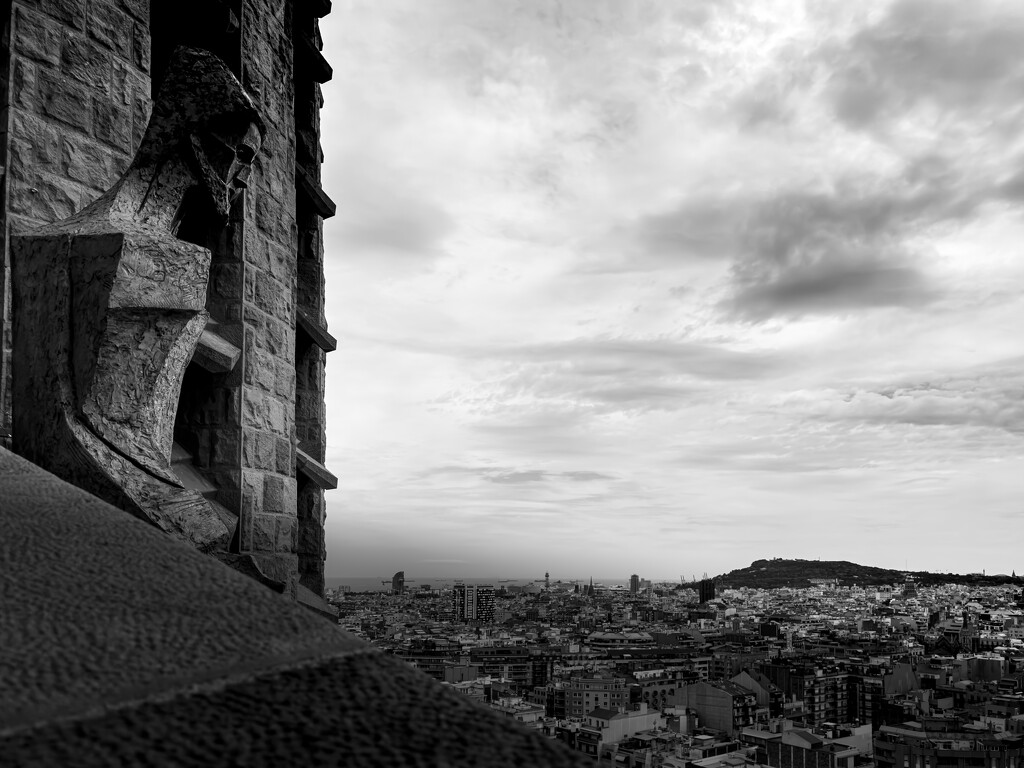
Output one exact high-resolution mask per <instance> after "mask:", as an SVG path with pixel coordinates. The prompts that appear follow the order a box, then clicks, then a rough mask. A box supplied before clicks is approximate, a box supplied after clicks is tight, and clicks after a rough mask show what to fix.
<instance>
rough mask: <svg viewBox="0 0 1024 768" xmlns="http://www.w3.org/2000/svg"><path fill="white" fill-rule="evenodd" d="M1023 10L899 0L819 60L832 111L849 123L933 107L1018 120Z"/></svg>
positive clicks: (869, 123)
mask: <svg viewBox="0 0 1024 768" xmlns="http://www.w3.org/2000/svg"><path fill="white" fill-rule="evenodd" d="M1022 48H1024V10H1022V8H1021V6H1020V5H1019V4H1018V3H1015V2H985V1H984V0H982V2H977V3H969V4H968V3H962V2H958V1H957V0H945V1H944V2H940V1H937V0H903V1H902V2H896V3H893V4H892V6H891V7H890V10H889V12H888V13H887V14H886V15H885V16H884V17H883V18H882V19H880V20H879V21H878V22H877V23H875V24H872V25H870V26H868V27H867V28H865V29H863V30H861V31H859V32H858V33H857V34H856V35H854V36H853V37H852V39H850V41H849V42H848V43H847V44H846V45H843V46H837V47H830V48H828V49H826V51H825V60H826V62H828V63H829V64H830V65H831V68H832V71H833V77H832V78H831V79H830V91H831V95H832V98H833V100H834V104H835V109H836V114H837V115H838V117H839V118H840V119H841V120H843V121H844V122H846V123H847V124H848V125H850V126H852V127H855V128H872V127H878V128H884V127H885V124H886V123H887V122H888V121H891V120H896V119H899V117H900V116H901V115H904V114H905V113H906V112H907V111H908V110H911V109H915V108H919V107H928V106H933V107H936V108H938V109H941V110H951V111H954V112H957V113H959V115H960V116H961V117H963V118H967V119H969V120H971V121H972V122H981V123H984V122H986V121H989V120H992V119H993V117H995V118H996V119H997V120H1000V121H1001V122H1002V121H1005V120H1008V121H1009V122H1008V123H1006V124H1005V125H1004V126H1003V127H1008V126H1009V125H1011V124H1012V125H1020V124H1021V120H1022V118H1024V112H1022V111H1021V109H1020V108H1019V104H1020V98H1021V95H1022V94H1024V62H1022V61H1021V58H1020V56H1019V52H1020V50H1022Z"/></svg>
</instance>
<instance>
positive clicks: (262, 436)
mask: <svg viewBox="0 0 1024 768" xmlns="http://www.w3.org/2000/svg"><path fill="white" fill-rule="evenodd" d="M255 438H256V439H255V444H256V456H255V459H256V468H257V469H265V470H267V471H270V472H273V471H274V470H275V469H277V458H276V456H277V453H276V447H277V443H276V440H275V438H274V436H273V435H271V434H269V433H267V432H257V433H256V434H255Z"/></svg>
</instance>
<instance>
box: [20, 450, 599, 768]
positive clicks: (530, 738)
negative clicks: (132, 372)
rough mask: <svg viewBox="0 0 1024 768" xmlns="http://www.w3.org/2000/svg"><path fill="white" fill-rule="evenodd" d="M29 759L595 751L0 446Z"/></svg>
mask: <svg viewBox="0 0 1024 768" xmlns="http://www.w3.org/2000/svg"><path fill="white" fill-rule="evenodd" d="M0 499H2V500H3V501H2V507H0V562H3V565H4V574H5V578H4V579H2V580H0V637H3V638H4V648H3V657H4V664H0V690H3V691H4V696H3V697H0V755H3V762H4V764H5V765H19V766H52V765H76V766H108V765H139V764H145V765H156V766H164V765H166V766H206V765H236V764H245V765H249V766H284V765H344V766H351V767H352V768H362V767H363V766H366V767H367V768H369V766H379V765H396V766H397V765H403V766H439V765H444V766H452V768H458V767H459V766H481V767H483V766H487V767H488V768H491V767H492V766H515V765H521V766H552V767H553V768H560V767H561V766H565V767H566V768H570V767H573V766H578V767H579V768H582V766H586V765H591V764H592V763H590V762H589V761H587V760H585V759H584V758H581V757H580V756H579V755H577V754H576V753H573V752H571V751H569V750H568V749H567V748H566V747H564V746H563V745H562V744H560V743H557V742H553V741H549V740H547V739H545V738H544V737H542V736H540V735H538V734H536V733H533V732H531V731H529V730H528V729H526V728H524V727H523V726H521V725H519V724H517V723H514V722H511V721H509V720H507V719H503V718H501V717H500V716H498V715H496V714H494V713H492V712H490V711H488V710H486V709H483V708H482V707H480V706H479V705H478V704H475V703H473V702H471V701H469V700H468V699H466V698H464V697H463V696H462V695H461V694H459V693H456V692H455V691H453V690H451V689H449V688H445V687H444V686H441V685H439V684H438V683H436V682H434V681H433V680H431V679H430V678H429V677H427V676H426V675H424V674H422V673H421V672H419V671H417V670H415V669H413V668H412V667H410V666H408V665H407V664H405V663H404V662H402V661H399V660H397V659H394V658H393V657H390V656H385V655H384V654H382V653H380V652H378V651H376V650H375V649H373V648H371V647H370V646H368V645H367V644H366V643H364V642H363V641H361V640H359V639H358V638H355V637H353V636H352V635H349V634H347V633H345V632H342V631H341V630H339V629H338V628H337V626H336V625H333V624H331V623H329V622H328V621H327V620H325V619H322V618H320V617H319V616H317V615H315V614H314V613H313V612H312V611H310V610H308V609H307V608H304V607H301V606H299V605H298V604H296V603H295V602H293V601H290V600H288V599H286V598H285V597H283V596H281V595H277V594H274V593H273V592H271V591H270V590H267V589H265V588H264V587H262V586H260V585H259V584H257V583H256V582H255V581H253V580H251V579H249V578H247V577H245V576H243V575H241V574H239V573H236V572H235V571H233V570H231V569H230V568H227V567H226V566H223V565H222V564H220V563H219V562H217V561H216V560H214V559H213V558H210V557H207V556H204V555H202V554H200V553H199V552H197V551H195V550H193V549H191V548H190V547H188V546H186V545H184V544H182V543H180V542H178V541H176V540H174V539H171V538H170V537H168V536H167V535H165V534H164V533H162V532H161V531H159V530H157V529H156V528H154V527H152V526H150V525H147V524H146V523H144V522H142V521H140V520H136V519H135V518H133V517H131V516H129V515H128V514H126V513H124V512H121V511H120V510H118V509H115V508H114V507H112V506H110V505H109V504H106V503H105V502H102V501H100V500H99V499H96V498H95V497H93V496H90V495H89V494H87V493H85V492H83V491H81V490H79V489H77V488H75V487H74V486H71V485H69V484H68V483H65V482H63V481H61V480H58V479H57V478H55V477H53V476H52V475H50V474H49V473H47V472H44V471H43V470H41V469H39V468H38V467H36V466H34V465H33V464H30V463H29V462H27V461H25V460H24V459H22V458H20V457H18V456H15V455H13V454H11V453H9V452H7V451H6V450H3V449H0Z"/></svg>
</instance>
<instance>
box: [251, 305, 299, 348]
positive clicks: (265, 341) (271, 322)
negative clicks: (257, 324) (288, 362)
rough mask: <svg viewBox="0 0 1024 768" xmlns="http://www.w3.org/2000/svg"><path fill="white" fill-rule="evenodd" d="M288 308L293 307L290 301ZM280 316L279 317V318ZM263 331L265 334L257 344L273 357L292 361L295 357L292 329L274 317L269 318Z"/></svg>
mask: <svg viewBox="0 0 1024 768" xmlns="http://www.w3.org/2000/svg"><path fill="white" fill-rule="evenodd" d="M288 306H289V307H290V306H291V302H290V301H289V302H288ZM282 310H283V308H282ZM280 316H281V315H277V317H280ZM284 317H286V318H287V317H288V315H284ZM262 330H263V333H261V334H260V335H259V337H258V338H257V343H258V344H259V345H260V346H261V347H262V348H263V349H265V350H267V351H268V352H270V353H271V354H272V355H277V356H279V357H284V358H288V359H291V357H292V356H293V351H292V332H291V328H290V327H289V326H288V325H286V324H285V323H283V322H281V321H280V320H277V319H275V318H274V317H268V318H267V320H266V322H265V323H264V325H263V328H262Z"/></svg>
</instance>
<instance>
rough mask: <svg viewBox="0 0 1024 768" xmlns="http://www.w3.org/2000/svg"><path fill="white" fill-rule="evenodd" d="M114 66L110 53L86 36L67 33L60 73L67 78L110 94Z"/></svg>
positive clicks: (62, 51)
mask: <svg viewBox="0 0 1024 768" xmlns="http://www.w3.org/2000/svg"><path fill="white" fill-rule="evenodd" d="M112 64H113V59H112V57H111V55H110V52H109V51H107V50H104V49H103V48H102V47H101V46H99V45H97V44H96V43H95V42H94V41H92V40H89V39H87V38H86V36H85V35H83V34H80V33H78V32H71V31H69V32H66V33H65V35H64V45H63V47H62V48H61V54H60V71H61V74H62V75H64V76H65V77H69V78H71V79H72V80H75V81H77V82H79V83H82V84H83V85H87V86H89V87H90V88H94V89H96V90H97V91H99V92H100V93H104V94H109V93H110V83H111V67H112Z"/></svg>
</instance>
